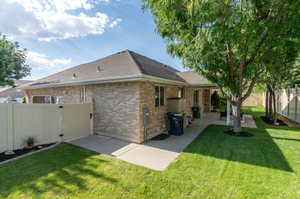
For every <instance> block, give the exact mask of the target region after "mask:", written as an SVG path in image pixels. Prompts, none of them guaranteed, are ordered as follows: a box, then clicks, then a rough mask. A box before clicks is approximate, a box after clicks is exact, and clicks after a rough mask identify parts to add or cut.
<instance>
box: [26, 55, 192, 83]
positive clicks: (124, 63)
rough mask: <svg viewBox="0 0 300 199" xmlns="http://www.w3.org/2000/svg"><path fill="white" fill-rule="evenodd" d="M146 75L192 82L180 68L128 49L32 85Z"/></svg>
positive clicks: (180, 81)
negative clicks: (177, 68) (182, 73)
mask: <svg viewBox="0 0 300 199" xmlns="http://www.w3.org/2000/svg"><path fill="white" fill-rule="evenodd" d="M143 75H144V76H151V77H156V78H161V79H165V80H171V81H175V82H179V83H187V82H188V81H187V80H186V78H187V76H186V75H181V73H180V72H179V71H178V70H176V69H174V68H172V67H170V66H167V65H165V64H163V63H160V62H158V61H155V60H153V59H150V58H148V57H145V56H143V55H140V54H138V53H135V52H132V51H129V50H125V51H122V52H118V53H116V54H113V55H110V56H108V57H104V58H102V59H98V60H96V61H93V62H90V63H86V64H81V65H79V66H75V67H73V68H70V69H67V70H64V71H62V72H58V73H55V74H53V75H50V76H48V77H45V78H42V79H39V80H37V81H35V82H34V83H33V84H31V86H41V85H42V86H51V85H53V86H55V85H57V84H59V85H61V84H68V83H69V84H71V83H74V82H91V81H96V82H98V81H103V79H118V78H119V79H126V78H127V77H141V76H143ZM196 75H197V74H196Z"/></svg>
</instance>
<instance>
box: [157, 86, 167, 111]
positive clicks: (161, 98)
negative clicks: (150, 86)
mask: <svg viewBox="0 0 300 199" xmlns="http://www.w3.org/2000/svg"><path fill="white" fill-rule="evenodd" d="M164 105H165V88H164V87H161V86H155V107H160V106H164Z"/></svg>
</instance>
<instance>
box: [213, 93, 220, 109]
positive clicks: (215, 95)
mask: <svg viewBox="0 0 300 199" xmlns="http://www.w3.org/2000/svg"><path fill="white" fill-rule="evenodd" d="M220 102H221V98H220V96H219V94H218V92H217V91H214V93H213V94H212V95H211V105H212V106H213V110H214V111H215V110H216V109H217V108H220Z"/></svg>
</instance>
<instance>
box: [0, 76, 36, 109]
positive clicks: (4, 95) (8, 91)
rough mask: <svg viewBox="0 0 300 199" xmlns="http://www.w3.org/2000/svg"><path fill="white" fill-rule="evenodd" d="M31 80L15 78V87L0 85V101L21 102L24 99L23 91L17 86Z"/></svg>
mask: <svg viewBox="0 0 300 199" xmlns="http://www.w3.org/2000/svg"><path fill="white" fill-rule="evenodd" d="M31 82H32V81H28V80H15V87H11V86H5V87H0V103H7V102H12V103H22V102H23V101H24V99H25V92H24V91H22V90H21V89H20V88H19V87H20V86H21V85H24V84H29V83H31Z"/></svg>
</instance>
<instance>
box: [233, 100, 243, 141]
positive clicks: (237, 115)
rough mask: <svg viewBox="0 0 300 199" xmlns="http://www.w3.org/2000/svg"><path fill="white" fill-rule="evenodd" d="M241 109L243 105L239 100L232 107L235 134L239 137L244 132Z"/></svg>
mask: <svg viewBox="0 0 300 199" xmlns="http://www.w3.org/2000/svg"><path fill="white" fill-rule="evenodd" d="M241 109H242V103H241V101H240V100H238V101H237V102H236V103H235V104H233V105H232V117H233V132H234V133H235V134H237V135H239V134H240V133H241V131H242V126H241Z"/></svg>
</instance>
